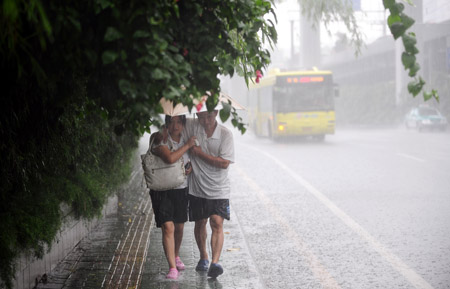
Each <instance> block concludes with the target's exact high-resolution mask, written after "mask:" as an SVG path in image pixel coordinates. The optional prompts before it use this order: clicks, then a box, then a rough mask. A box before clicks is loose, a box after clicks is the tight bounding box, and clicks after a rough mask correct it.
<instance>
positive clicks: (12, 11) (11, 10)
mask: <svg viewBox="0 0 450 289" xmlns="http://www.w3.org/2000/svg"><path fill="white" fill-rule="evenodd" d="M2 8H3V13H4V16H6V17H9V18H11V20H12V22H14V21H15V20H16V19H17V16H19V9H17V4H16V1H14V0H5V1H3V7H2Z"/></svg>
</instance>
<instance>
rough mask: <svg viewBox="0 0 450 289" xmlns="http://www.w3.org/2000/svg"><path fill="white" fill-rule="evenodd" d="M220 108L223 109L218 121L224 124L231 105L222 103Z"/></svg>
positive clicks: (228, 115)
mask: <svg viewBox="0 0 450 289" xmlns="http://www.w3.org/2000/svg"><path fill="white" fill-rule="evenodd" d="M222 107H223V108H222V109H221V110H220V112H219V115H220V119H221V120H222V122H226V121H227V119H228V118H229V117H230V112H231V105H230V104H229V103H227V102H224V101H222Z"/></svg>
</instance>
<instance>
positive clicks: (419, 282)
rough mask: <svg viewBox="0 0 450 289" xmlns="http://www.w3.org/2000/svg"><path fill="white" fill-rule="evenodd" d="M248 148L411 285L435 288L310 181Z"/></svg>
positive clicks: (267, 154)
mask: <svg viewBox="0 0 450 289" xmlns="http://www.w3.org/2000/svg"><path fill="white" fill-rule="evenodd" d="M242 145H244V146H246V147H247V148H249V149H251V150H254V151H257V152H258V153H260V154H262V155H264V156H266V157H267V158H269V159H271V160H273V161H274V162H275V163H276V164H277V165H278V166H279V167H280V168H282V169H283V170H284V171H285V172H286V173H287V174H289V175H290V176H291V177H293V178H294V179H295V180H296V181H297V182H298V183H299V184H300V185H302V186H303V187H304V188H306V189H307V190H308V192H309V193H311V194H312V195H313V196H314V197H316V198H317V199H318V200H319V201H320V202H321V203H322V204H323V205H325V206H326V207H327V208H328V209H329V210H330V211H331V212H333V214H335V215H336V216H337V217H338V218H339V219H341V221H342V222H344V224H346V225H347V226H348V227H349V228H350V229H351V230H352V231H354V232H355V233H356V234H358V235H359V236H360V237H361V238H363V239H364V240H366V242H367V243H369V245H370V246H371V247H372V248H373V249H374V250H375V251H377V252H378V253H379V254H380V255H381V256H382V257H383V258H384V259H385V260H386V261H387V262H389V263H390V264H391V266H392V267H393V268H394V269H395V270H397V271H398V272H399V273H400V274H401V275H403V277H405V278H406V279H407V280H408V281H409V282H410V283H411V285H413V286H414V287H415V288H418V289H422V288H424V289H432V288H433V287H432V286H431V285H430V284H429V283H428V282H427V281H426V280H425V279H423V278H422V277H421V276H420V275H419V274H417V273H416V272H415V271H414V270H413V269H411V268H410V267H409V266H408V265H406V264H405V263H404V262H403V261H402V260H401V259H400V258H399V257H397V256H396V255H395V254H393V253H392V252H390V251H389V249H387V248H386V247H385V246H384V245H383V244H381V243H380V242H379V241H378V240H376V239H375V238H374V237H373V236H372V235H370V233H369V232H367V231H366V230H365V229H364V228H363V227H361V225H359V224H358V223H357V222H356V221H354V220H353V219H352V218H351V217H350V216H349V215H347V214H346V213H345V212H344V211H342V210H341V209H339V208H338V207H337V206H336V205H335V204H334V203H333V202H332V201H331V200H330V199H328V198H327V197H326V196H325V195H324V194H323V193H321V192H320V191H319V190H318V189H316V188H315V187H314V186H313V185H311V184H310V183H309V182H308V181H306V180H305V179H304V178H302V177H301V176H300V175H298V174H297V173H296V172H294V171H293V170H291V169H290V168H289V167H287V166H286V165H285V164H283V163H282V162H281V161H279V160H278V159H277V158H276V157H274V156H272V155H271V154H269V153H267V152H265V151H263V150H260V149H257V148H255V147H252V146H249V145H246V144H242Z"/></svg>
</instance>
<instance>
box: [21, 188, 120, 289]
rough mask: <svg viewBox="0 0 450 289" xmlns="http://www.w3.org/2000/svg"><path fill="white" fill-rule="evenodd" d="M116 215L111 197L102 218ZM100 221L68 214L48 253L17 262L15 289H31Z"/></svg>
mask: <svg viewBox="0 0 450 289" xmlns="http://www.w3.org/2000/svg"><path fill="white" fill-rule="evenodd" d="M115 213H117V195H115V194H114V196H111V197H110V198H109V199H108V202H107V203H106V204H105V206H104V208H103V211H102V216H106V215H109V214H115ZM99 220H100V219H97V218H96V219H93V220H91V221H84V220H75V219H74V218H73V217H72V215H71V214H70V213H69V214H67V215H66V217H65V218H64V220H63V223H64V225H63V227H62V229H61V231H60V233H59V234H58V235H57V237H56V240H55V241H54V242H53V244H52V247H51V250H50V252H48V253H47V254H45V255H44V257H43V258H42V259H36V258H34V257H33V256H26V255H23V256H22V257H21V258H20V259H19V260H18V262H17V271H16V280H15V281H14V288H15V289H32V288H33V287H34V286H35V285H36V281H39V280H40V279H41V277H42V276H43V275H44V274H46V273H48V272H50V271H51V270H52V269H53V268H55V266H56V265H57V264H58V263H59V262H60V261H62V260H63V259H64V258H65V257H66V255H67V254H68V253H69V252H70V251H71V250H72V249H73V248H74V247H75V246H76V245H77V244H78V242H80V241H81V240H82V239H83V238H84V237H85V236H87V234H88V233H89V232H90V231H91V230H93V229H94V228H95V227H96V225H97V224H98V223H99Z"/></svg>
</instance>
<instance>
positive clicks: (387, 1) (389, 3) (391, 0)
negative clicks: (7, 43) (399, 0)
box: [383, 0, 395, 9]
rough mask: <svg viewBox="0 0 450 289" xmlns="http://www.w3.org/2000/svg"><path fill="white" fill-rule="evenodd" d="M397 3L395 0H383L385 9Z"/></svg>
mask: <svg viewBox="0 0 450 289" xmlns="http://www.w3.org/2000/svg"><path fill="white" fill-rule="evenodd" d="M394 4H395V0H383V5H384V8H385V9H390V7H392V6H393V5H394Z"/></svg>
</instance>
